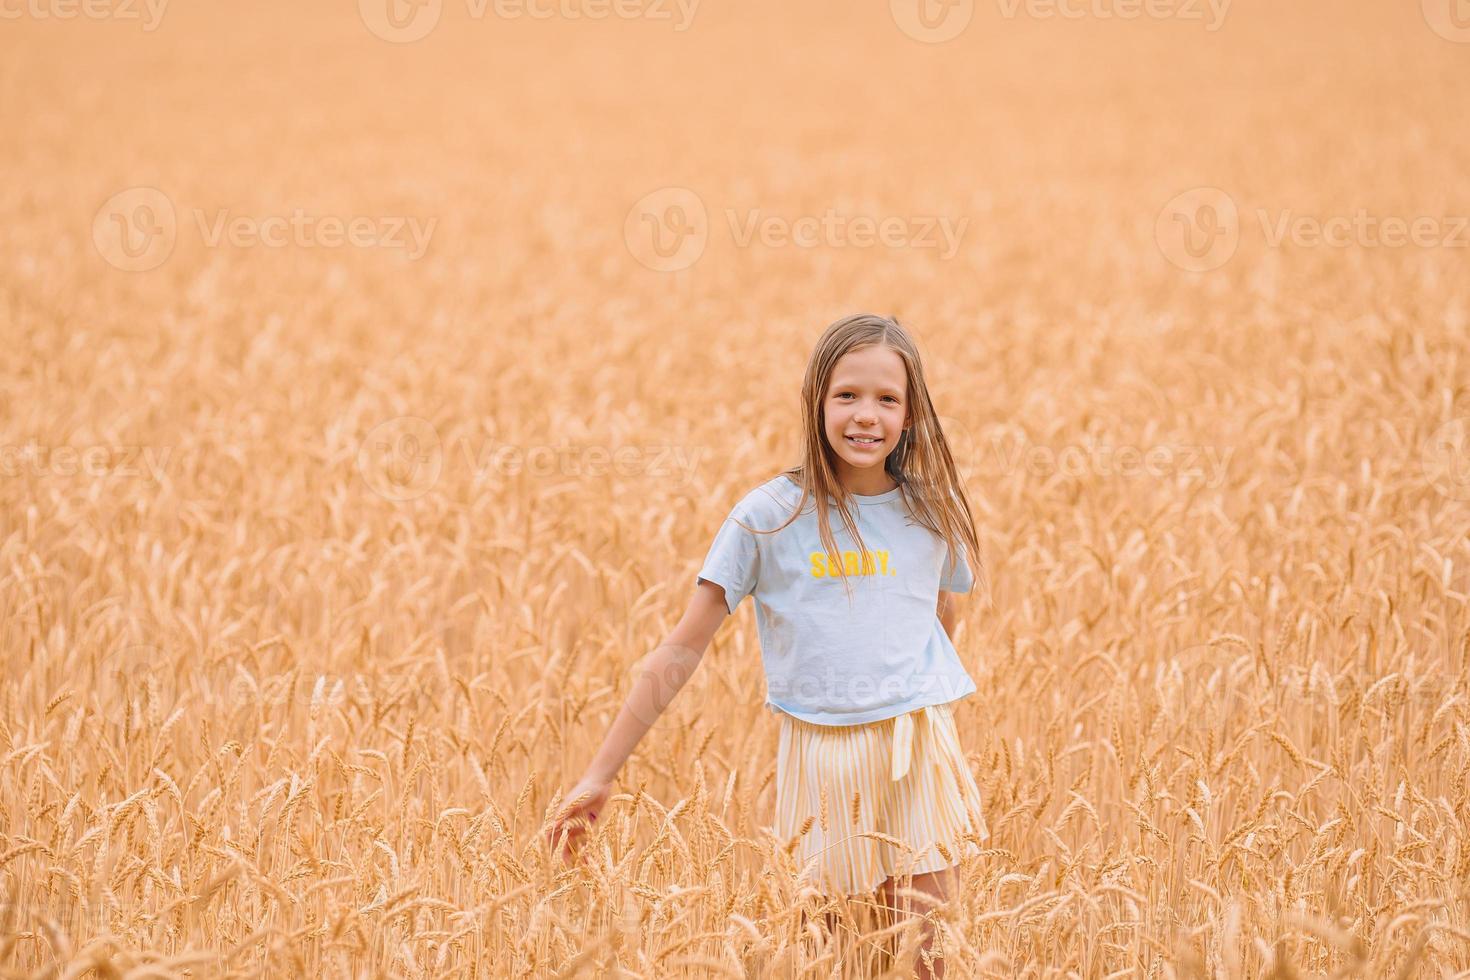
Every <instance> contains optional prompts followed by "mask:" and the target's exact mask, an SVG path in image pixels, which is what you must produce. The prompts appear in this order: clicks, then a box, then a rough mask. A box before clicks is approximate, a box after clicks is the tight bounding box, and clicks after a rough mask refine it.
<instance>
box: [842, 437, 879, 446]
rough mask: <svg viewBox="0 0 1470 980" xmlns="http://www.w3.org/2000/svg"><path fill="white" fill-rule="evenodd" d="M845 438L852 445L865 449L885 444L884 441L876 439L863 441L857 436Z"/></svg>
mask: <svg viewBox="0 0 1470 980" xmlns="http://www.w3.org/2000/svg"><path fill="white" fill-rule="evenodd" d="M844 438H846V439H847V441H848V442H849V443H851V444H852V445H854V446H860V447H862V448H864V449H871V448H872V447H873V446H881V445H882V444H883V440H882V439H878V438H876V437H874V438H872V439H862V438H858V437H855V436H845V437H844Z"/></svg>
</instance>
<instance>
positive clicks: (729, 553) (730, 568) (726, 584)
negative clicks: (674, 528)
mask: <svg viewBox="0 0 1470 980" xmlns="http://www.w3.org/2000/svg"><path fill="white" fill-rule="evenodd" d="M746 523H747V524H749V523H750V521H746ZM759 572H760V552H759V550H758V549H757V548H756V542H755V534H754V533H752V532H750V531H747V530H746V529H745V528H743V527H741V526H740V525H739V524H737V523H736V520H735V514H734V513H733V512H732V513H731V514H730V516H729V517H727V518H725V522H724V523H723V524H721V525H720V529H719V530H718V531H717V532H715V540H714V543H713V544H711V545H710V548H709V554H707V555H706V556H705V559H704V565H703V566H701V568H700V569H699V575H697V576H696V577H695V579H694V584H695V585H698V584H699V583H700V581H701V580H705V581H709V582H714V583H715V584H716V585H718V586H719V587H720V588H722V589H724V590H725V605H726V606H727V607H728V608H729V610H730V612H732V613H733V612H734V611H735V607H736V606H738V605H740V600H741V599H744V598H745V597H746V596H748V595H750V594H751V593H752V592H754V591H755V583H756V578H757V576H758V574H759Z"/></svg>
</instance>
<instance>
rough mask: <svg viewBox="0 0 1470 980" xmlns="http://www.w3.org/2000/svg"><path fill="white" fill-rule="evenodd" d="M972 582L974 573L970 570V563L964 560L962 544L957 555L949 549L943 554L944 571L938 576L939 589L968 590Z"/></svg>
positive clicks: (942, 590)
mask: <svg viewBox="0 0 1470 980" xmlns="http://www.w3.org/2000/svg"><path fill="white" fill-rule="evenodd" d="M974 584H975V575H974V573H973V572H972V571H970V563H969V561H967V560H966V557H965V552H964V548H963V546H962V547H961V548H960V551H959V554H958V555H956V554H955V552H953V551H950V552H949V553H948V554H947V555H946V556H945V559H944V571H943V573H942V574H941V575H940V576H939V591H941V592H969V591H970V587H971V586H973V585H974Z"/></svg>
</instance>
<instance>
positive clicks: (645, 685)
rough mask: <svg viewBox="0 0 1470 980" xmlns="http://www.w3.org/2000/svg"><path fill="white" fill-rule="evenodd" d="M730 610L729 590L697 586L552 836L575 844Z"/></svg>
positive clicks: (570, 795) (643, 669) (647, 662)
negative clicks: (560, 836)
mask: <svg viewBox="0 0 1470 980" xmlns="http://www.w3.org/2000/svg"><path fill="white" fill-rule="evenodd" d="M728 612H729V610H728V609H727V608H726V605H725V590H724V589H723V588H722V587H720V586H719V585H716V584H715V583H714V582H710V581H708V580H703V581H701V582H700V583H699V584H698V585H696V586H695V588H694V597H693V598H692V599H691V600H690V602H689V608H688V609H686V610H685V611H684V615H683V617H682V618H681V619H680V620H679V623H678V625H677V626H675V627H674V629H673V631H672V632H671V633H669V635H668V637H667V638H666V639H665V640H664V642H663V643H661V644H659V646H658V647H657V648H656V649H655V650H654V651H653V652H652V653H650V654H649V655H648V656H647V657H646V658H644V660H643V662H642V663H641V664H640V669H639V671H638V676H637V678H635V679H634V681H633V690H632V691H631V692H630V693H629V694H628V699H627V701H625V702H624V704H623V708H622V710H621V711H620V712H619V713H618V717H617V719H616V720H614V721H613V723H612V727H611V728H610V729H609V730H608V733H607V737H606V738H604V739H603V741H602V747H601V748H600V749H598V750H597V754H596V755H595V756H593V758H592V761H591V762H590V763H588V764H587V770H586V772H584V773H583V775H582V778H581V779H580V780H579V781H578V782H577V784H576V785H575V786H573V787H572V788H571V789H570V790H568V791H567V793H566V795H565V796H564V797H563V800H564V801H565V802H564V804H563V806H562V808H561V809H560V810H559V811H558V813H557V816H556V818H555V819H554V820H553V821H552V823H551V826H550V827H549V829H548V831H547V836H548V837H549V838H550V839H551V841H552V842H553V843H554V842H555V841H556V838H557V836H558V835H559V834H560V833H561V832H562V831H563V829H565V830H566V831H567V833H568V835H569V836H568V845H569V846H570V845H571V844H573V843H574V842H575V841H576V840H577V838H578V836H579V835H580V833H582V832H584V831H585V824H582V823H579V821H585V822H586V823H587V824H590V823H592V822H595V821H596V820H597V815H598V813H599V812H600V811H601V810H602V807H603V805H604V804H605V803H606V802H607V799H608V797H609V796H610V795H611V794H612V783H613V780H614V779H616V778H617V775H618V772H619V771H620V770H621V769H622V768H623V763H625V762H627V761H628V756H630V755H632V754H633V749H634V748H636V747H637V745H638V743H639V741H640V740H641V739H642V738H643V736H644V734H646V733H647V731H648V730H649V729H650V728H652V727H653V724H654V722H656V721H658V719H659V716H660V715H662V714H663V712H664V709H665V708H667V707H668V706H669V704H670V703H671V702H672V701H673V700H674V696H675V695H676V694H678V693H679V689H680V688H682V687H683V686H684V684H685V683H686V682H688V680H689V678H690V677H691V676H693V674H694V671H695V668H697V667H698V666H699V663H700V661H701V660H702V659H703V658H704V651H705V648H706V647H708V646H709V643H710V640H712V639H714V635H715V631H716V630H718V629H719V628H720V624H721V623H722V622H724V621H725V616H726V615H727V614H728Z"/></svg>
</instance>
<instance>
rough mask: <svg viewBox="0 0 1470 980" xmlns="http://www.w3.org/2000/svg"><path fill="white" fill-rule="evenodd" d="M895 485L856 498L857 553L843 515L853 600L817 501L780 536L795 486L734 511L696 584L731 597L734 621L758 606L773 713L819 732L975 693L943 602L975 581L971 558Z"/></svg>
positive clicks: (834, 517) (753, 495)
mask: <svg viewBox="0 0 1470 980" xmlns="http://www.w3.org/2000/svg"><path fill="white" fill-rule="evenodd" d="M902 494H903V491H902V489H901V488H899V487H895V488H893V489H892V490H890V491H888V492H887V493H881V494H878V495H876V496H867V497H864V496H854V498H853V499H854V500H855V501H856V502H857V504H858V506H857V507H855V508H853V510H854V511H855V513H854V514H853V520H854V522H855V523H856V524H857V526H858V530H859V531H860V532H861V533H862V539H863V544H864V545H865V546H866V551H863V552H859V551H858V550H857V544H856V542H855V541H854V540H853V537H852V535H851V534H849V533H848V531H847V529H846V528H845V527H844V526H843V524H842V518H841V516H839V515H838V514H837V513H836V512H835V509H833V510H831V511H829V513H828V518H829V522H830V525H831V527H832V535H833V539H834V541H835V542H836V545H837V550H838V552H840V553H841V555H842V559H841V560H842V562H843V564H844V566H845V568H846V570H847V573H848V578H847V583H848V586H849V587H850V589H851V593H852V598H851V601H850V602H849V599H848V595H847V593H846V592H845V591H844V590H843V582H842V579H841V577H840V576H839V575H838V572H837V569H836V567H835V566H834V559H835V557H836V556H832V557H829V556H828V555H827V554H826V548H825V547H824V546H823V544H822V539H821V535H820V533H819V531H818V529H817V519H816V500H815V499H810V498H809V499H808V500H807V502H806V507H805V509H804V510H803V512H802V515H801V516H800V517H798V518H797V519H796V520H795V521H793V522H792V523H791V524H790V525H789V526H787V527H785V528H783V529H782V530H780V531H778V532H776V533H775V534H753V533H751V532H749V531H746V530H745V529H744V528H742V527H741V526H740V525H739V524H737V523H735V519H736V518H739V519H740V520H742V521H744V522H745V524H746V525H747V526H750V527H755V528H760V529H762V530H770V529H771V528H774V527H779V526H780V525H781V524H782V523H783V522H784V521H785V520H786V518H788V517H789V516H791V512H792V510H793V509H794V508H795V506H796V502H797V501H798V500H800V499H801V488H800V487H799V486H797V484H796V482H795V481H793V480H792V479H791V478H789V477H787V476H784V475H782V476H778V477H775V478H774V479H772V480H769V481H767V482H766V483H763V484H762V485H760V486H759V487H756V488H755V489H754V490H752V491H751V492H750V493H748V494H746V495H745V497H744V498H742V499H741V500H740V502H739V503H737V504H736V505H735V507H734V508H733V509H732V510H731V512H730V516H729V517H727V518H726V519H725V521H724V523H723V524H721V525H720V529H719V531H718V532H717V533H716V534H715V539H714V543H713V544H712V545H711V546H710V549H709V554H708V555H707V556H706V557H705V560H704V565H703V567H701V568H700V570H699V575H698V576H697V577H696V578H695V583H696V584H698V582H699V581H700V580H701V579H703V580H707V581H710V582H714V583H716V584H717V585H719V586H720V587H722V588H723V589H724V590H725V603H726V605H727V606H728V607H729V609H730V612H732V613H733V612H734V611H735V607H736V606H738V605H739V604H740V600H741V599H743V598H745V596H747V595H753V596H754V597H755V619H756V626H757V628H758V631H759V633H760V642H761V659H762V661H763V662H764V664H765V671H766V707H767V708H768V709H770V710H771V711H772V712H785V713H787V714H789V715H793V716H794V717H797V718H800V719H802V720H803V721H809V722H812V723H814V724H818V725H860V724H864V723H866V722H871V721H879V720H882V719H884V718H892V717H896V716H897V715H901V714H905V713H907V712H909V711H914V710H916V709H918V708H923V707H926V706H928V705H934V704H945V703H947V702H950V701H954V700H957V699H959V698H962V697H965V696H966V695H968V694H972V693H974V691H975V682H974V680H972V679H971V677H970V675H969V673H968V672H967V671H966V670H965V668H964V665H963V664H961V663H960V659H959V655H958V654H957V653H956V652H955V648H954V644H952V643H951V642H950V639H949V635H948V634H947V633H946V632H945V630H944V625H943V624H942V623H941V622H940V621H939V615H938V612H937V611H936V608H935V607H936V605H937V603H938V601H939V592H940V591H941V590H942V591H945V592H968V591H970V587H971V585H972V584H973V583H974V576H973V574H972V572H971V570H970V566H969V563H968V562H967V560H966V557H965V555H964V554H963V549H961V553H960V554H959V555H958V557H957V558H954V559H953V560H952V559H951V556H950V552H949V550H948V549H947V548H946V547H945V544H944V539H943V538H942V537H940V536H939V535H938V534H936V533H934V532H933V531H931V530H929V529H928V528H926V527H923V526H922V525H920V524H918V523H917V522H916V521H914V519H913V518H912V516H910V514H909V511H908V508H907V507H906V506H905V505H904V501H903V499H902Z"/></svg>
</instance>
